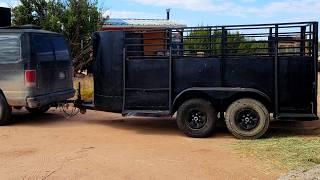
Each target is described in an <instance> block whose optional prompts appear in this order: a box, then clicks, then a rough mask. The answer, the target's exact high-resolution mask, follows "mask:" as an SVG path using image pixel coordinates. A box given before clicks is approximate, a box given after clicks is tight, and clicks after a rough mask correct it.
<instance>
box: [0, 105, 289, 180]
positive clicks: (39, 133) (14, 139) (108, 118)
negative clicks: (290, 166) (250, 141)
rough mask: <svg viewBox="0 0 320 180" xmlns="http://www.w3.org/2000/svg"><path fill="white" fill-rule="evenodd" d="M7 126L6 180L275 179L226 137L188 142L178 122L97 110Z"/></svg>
mask: <svg viewBox="0 0 320 180" xmlns="http://www.w3.org/2000/svg"><path fill="white" fill-rule="evenodd" d="M14 118H15V119H16V121H17V122H16V123H15V124H13V125H11V126H5V127H0V142H1V148H0V179H89V178H90V179H139V180H140V179H197V180H198V179H246V180H247V179H275V178H276V177H278V176H279V175H280V174H282V173H283V172H280V171H278V170H272V171H270V168H267V165H265V164H263V163H262V162H259V161H257V160H255V159H248V158H243V157H240V156H239V154H238V153H236V152H234V150H232V148H230V146H229V144H231V143H233V142H234V141H236V140H235V139H234V138H233V137H232V136H231V135H230V134H229V133H228V132H226V131H219V132H217V133H216V134H215V136H213V137H211V138H207V139H192V138H188V137H185V136H184V135H183V134H181V133H180V131H179V130H178V129H177V127H176V124H175V121H174V120H172V119H164V118H161V119H150V118H147V119H146V118H130V119H124V118H122V117H121V116H120V115H117V114H111V113H104V112H95V111H89V112H88V113H87V114H86V115H78V116H76V117H73V118H71V119H68V120H66V119H65V118H64V117H63V115H62V113H61V112H59V111H58V110H51V111H50V113H48V114H45V115H42V116H40V117H39V116H38V117H36V116H32V115H30V114H28V113H26V112H24V111H22V112H15V113H14Z"/></svg>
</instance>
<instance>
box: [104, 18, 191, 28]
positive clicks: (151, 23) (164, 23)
mask: <svg viewBox="0 0 320 180" xmlns="http://www.w3.org/2000/svg"><path fill="white" fill-rule="evenodd" d="M104 27H186V25H183V24H180V23H177V22H175V21H173V20H166V19H118V18H111V19H107V20H105V22H104Z"/></svg>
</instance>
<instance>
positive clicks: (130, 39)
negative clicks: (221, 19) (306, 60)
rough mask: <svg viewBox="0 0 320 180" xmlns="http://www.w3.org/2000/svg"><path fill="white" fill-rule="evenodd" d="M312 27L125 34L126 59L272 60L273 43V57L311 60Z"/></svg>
mask: <svg viewBox="0 0 320 180" xmlns="http://www.w3.org/2000/svg"><path fill="white" fill-rule="evenodd" d="M316 25H317V22H297V23H277V24H250V25H230V26H204V27H187V28H162V29H146V30H136V31H134V30H133V31H126V33H125V34H126V36H125V42H126V44H125V48H126V59H145V58H151V59H152V58H155V59H159V58H162V57H169V56H172V58H180V57H221V58H228V57H236V56H246V55H247V56H270V57H274V56H275V52H274V50H275V47H274V45H275V44H277V46H278V47H277V51H278V52H277V56H310V57H315V56H316V52H315V48H314V47H316V46H317V44H316V43H317V42H318V40H316V39H315V35H314V34H315V33H317V32H315V31H318V30H317V29H315V28H314V27H315V26H316ZM275 29H277V34H276V30H275ZM276 37H277V38H276ZM275 41H277V42H276V43H275ZM170 49H171V52H172V55H170V54H171V53H170Z"/></svg>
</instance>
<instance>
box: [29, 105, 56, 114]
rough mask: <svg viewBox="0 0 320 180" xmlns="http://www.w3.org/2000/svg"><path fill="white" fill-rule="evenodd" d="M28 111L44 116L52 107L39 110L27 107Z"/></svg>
mask: <svg viewBox="0 0 320 180" xmlns="http://www.w3.org/2000/svg"><path fill="white" fill-rule="evenodd" d="M26 109H27V111H28V112H29V113H31V114H43V113H46V112H47V111H48V110H49V109H50V106H43V107H39V108H29V107H26Z"/></svg>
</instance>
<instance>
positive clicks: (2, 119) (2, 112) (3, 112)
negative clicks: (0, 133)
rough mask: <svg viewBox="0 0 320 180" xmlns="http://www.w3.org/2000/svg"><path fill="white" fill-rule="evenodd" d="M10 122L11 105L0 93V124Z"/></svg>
mask: <svg viewBox="0 0 320 180" xmlns="http://www.w3.org/2000/svg"><path fill="white" fill-rule="evenodd" d="M10 122H11V107H10V106H9V105H8V103H7V101H6V99H5V98H4V97H3V95H1V94H0V126H2V125H7V124H9V123H10Z"/></svg>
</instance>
